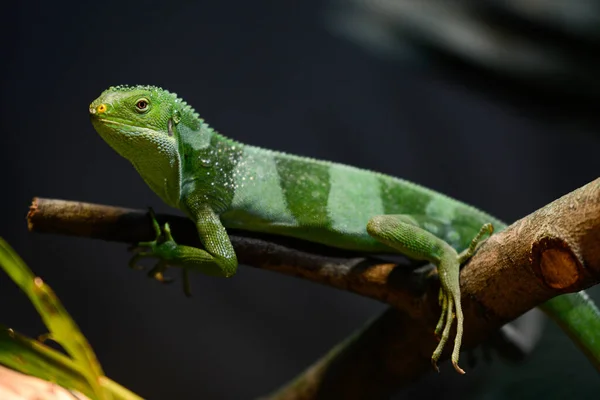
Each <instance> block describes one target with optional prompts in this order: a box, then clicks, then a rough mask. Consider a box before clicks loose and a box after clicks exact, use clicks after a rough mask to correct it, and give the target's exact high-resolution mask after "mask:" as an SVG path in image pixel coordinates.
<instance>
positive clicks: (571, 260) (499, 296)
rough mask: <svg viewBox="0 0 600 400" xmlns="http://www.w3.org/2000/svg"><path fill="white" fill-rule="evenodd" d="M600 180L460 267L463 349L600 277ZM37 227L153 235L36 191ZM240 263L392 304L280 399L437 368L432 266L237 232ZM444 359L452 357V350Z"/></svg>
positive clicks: (120, 212)
mask: <svg viewBox="0 0 600 400" xmlns="http://www.w3.org/2000/svg"><path fill="white" fill-rule="evenodd" d="M599 216H600V179H596V180H595V181H593V182H590V183H589V184H587V185H585V186H584V187H582V188H580V189H578V190H576V191H574V192H572V193H569V194H567V195H565V196H563V197H562V198H560V199H558V200H556V201H554V202H553V203H551V204H549V205H547V206H546V207H544V208H542V209H540V210H538V211H536V212H534V213H533V214H531V215H529V216H527V217H525V218H523V219H521V220H519V221H517V222H516V223H514V224H513V225H511V226H510V227H508V228H507V229H505V230H504V231H502V232H500V233H498V234H495V235H494V236H492V238H490V239H489V240H487V241H486V242H485V243H484V244H483V245H482V246H481V247H480V248H479V250H478V251H477V254H476V255H475V256H474V257H473V258H472V259H471V260H470V261H469V263H468V264H467V265H466V266H465V267H464V269H463V271H462V273H461V290H462V303H463V309H464V314H465V336H464V339H463V343H464V347H465V348H468V347H472V346H475V345H477V344H479V343H481V342H482V341H483V340H484V339H485V338H486V337H487V336H488V335H489V334H490V333H492V332H494V331H495V330H497V329H498V328H499V327H500V326H501V325H503V324H504V323H506V322H508V321H510V320H513V319H515V318H517V317H518V316H520V315H521V314H523V313H524V312H526V311H527V310H529V309H531V308H533V307H535V306H537V305H539V304H541V303H544V302H545V301H547V300H549V299H550V298H552V297H554V296H557V295H559V294H563V293H569V292H576V291H579V290H582V289H585V288H587V287H590V286H592V285H595V284H597V283H598V282H599V281H600V246H598V243H600V218H599ZM159 221H161V222H164V221H169V223H170V224H171V226H172V230H173V232H174V233H175V234H176V235H177V236H176V240H179V241H180V242H181V243H185V244H189V245H196V246H197V245H199V243H198V241H197V234H196V232H195V227H194V225H193V223H191V222H190V221H187V220H186V219H182V218H180V217H172V216H159ZM28 225H29V229H30V230H31V231H33V232H45V233H60V234H68V235H76V236H84V237H91V238H99V239H104V240H113V241H122V242H128V243H133V242H137V241H143V240H149V239H152V236H153V234H152V228H151V224H150V221H149V219H148V218H147V216H146V215H145V213H144V212H142V211H137V210H129V209H122V208H116V207H108V206H100V205H93V204H86V203H76V202H67V201H62V200H48V199H40V198H36V199H34V201H33V204H32V206H31V209H30V212H29V214H28ZM230 233H231V239H232V243H233V245H234V247H235V250H236V252H237V254H238V258H239V260H240V262H241V263H243V264H247V265H251V266H254V267H258V268H264V269H269V270H274V271H279V272H282V273H285V274H288V275H293V276H299V277H302V278H305V279H309V280H312V281H314V282H319V283H324V284H327V285H330V286H333V287H336V288H340V289H344V290H350V291H353V292H355V293H358V294H361V295H364V296H368V297H371V298H374V299H377V300H380V301H383V302H386V303H388V304H390V305H391V306H393V307H392V308H390V309H388V310H387V311H386V312H384V313H383V314H382V315H381V316H380V317H378V318H377V319H375V320H374V321H373V322H372V323H371V324H369V325H368V326H367V327H366V328H364V329H363V330H362V332H360V333H357V334H355V335H353V336H352V337H351V338H349V339H348V340H346V341H345V342H344V343H342V344H340V345H338V346H337V347H336V348H334V349H333V350H332V351H331V352H330V353H329V354H328V355H326V356H325V357H324V358H323V359H321V360H319V361H318V362H316V363H315V364H314V365H313V366H312V367H310V368H309V369H308V370H307V371H305V372H304V373H303V374H302V375H301V376H300V377H299V378H297V379H296V380H295V381H294V382H292V383H291V384H289V385H288V386H286V387H284V388H283V389H281V390H280V391H279V392H277V393H275V394H274V395H272V396H271V398H272V399H314V398H331V397H333V396H334V395H335V397H342V398H364V397H366V396H367V395H368V397H369V398H384V397H386V396H389V395H390V394H391V393H393V392H394V391H395V390H396V389H397V388H399V387H401V386H404V385H407V384H409V383H411V382H413V381H414V380H416V379H417V378H418V377H419V376H421V375H422V374H424V373H425V372H427V371H429V370H430V368H431V365H430V358H431V354H432V352H433V349H434V348H435V346H436V341H435V339H434V336H433V328H434V326H435V323H436V322H437V318H438V316H439V313H440V308H439V306H438V304H437V291H438V288H439V285H438V284H437V281H436V280H435V279H426V277H427V276H429V277H431V274H423V273H418V272H414V271H413V270H411V269H408V268H394V267H395V265H394V264H391V263H389V262H381V261H378V260H375V259H369V258H363V257H358V256H356V255H354V254H351V253H345V252H338V251H335V250H332V249H328V248H324V247H321V246H318V245H313V244H307V243H305V242H301V241H297V240H292V239H286V238H281V237H277V238H273V237H268V236H264V235H255V234H249V233H243V236H242V234H240V233H239V232H233V231H231V232H230ZM444 357H447V354H445V356H444Z"/></svg>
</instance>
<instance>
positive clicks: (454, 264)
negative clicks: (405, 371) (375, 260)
mask: <svg viewBox="0 0 600 400" xmlns="http://www.w3.org/2000/svg"><path fill="white" fill-rule="evenodd" d="M367 232H368V233H369V235H371V236H372V237H373V238H375V239H377V240H378V241H380V242H382V243H384V244H386V245H388V246H390V247H391V248H393V249H395V250H397V251H399V252H400V253H402V254H404V255H406V256H407V257H410V258H413V259H417V260H425V261H429V262H431V263H432V264H434V265H435V266H436V267H437V269H438V275H439V278H440V294H439V301H440V305H441V306H442V314H441V315H440V319H439V321H438V323H437V326H436V328H435V333H436V335H440V334H441V337H440V342H439V343H438V346H437V348H436V349H435V351H434V352H433V355H432V356H431V362H432V364H433V366H434V368H435V369H436V370H438V367H437V362H438V360H439V358H440V356H441V354H442V351H443V349H444V346H445V345H446V342H447V341H448V339H449V337H450V328H451V327H452V322H453V320H454V317H455V316H456V321H457V327H456V337H455V339H454V349H453V351H452V364H453V365H454V368H455V369H456V371H458V372H459V373H461V374H464V373H465V372H464V371H463V370H462V369H461V368H460V367H459V366H458V358H459V353H460V346H461V342H462V335H463V314H462V308H461V304H460V285H459V275H460V264H461V263H462V262H464V261H466V260H467V259H468V258H469V257H470V256H471V255H472V254H473V253H474V251H475V248H476V247H477V243H478V242H479V241H480V240H481V237H482V236H483V235H484V234H485V233H487V232H491V225H490V224H486V225H484V226H483V227H482V228H481V230H480V232H479V234H478V235H477V236H476V237H475V238H474V239H473V241H472V242H471V245H470V246H469V248H468V249H467V250H465V251H464V252H462V253H461V254H460V255H459V254H458V253H457V252H456V250H455V249H454V248H452V247H451V246H450V245H449V244H448V243H446V242H445V241H444V240H442V239H440V238H438V237H437V236H435V235H434V234H432V233H430V232H428V231H426V230H425V229H423V228H421V227H420V226H419V225H418V222H417V220H416V219H415V218H412V217H411V216H410V215H380V216H376V217H373V218H372V219H371V220H370V221H369V223H368V224H367Z"/></svg>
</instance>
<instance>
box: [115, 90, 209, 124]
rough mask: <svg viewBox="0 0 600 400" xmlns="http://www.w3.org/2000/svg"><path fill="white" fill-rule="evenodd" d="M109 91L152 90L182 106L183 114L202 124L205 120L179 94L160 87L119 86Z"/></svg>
mask: <svg viewBox="0 0 600 400" xmlns="http://www.w3.org/2000/svg"><path fill="white" fill-rule="evenodd" d="M108 90H110V91H113V92H130V91H134V90H150V91H153V92H156V93H157V94H164V95H167V96H168V97H170V98H171V99H172V100H173V102H175V103H176V104H177V103H179V104H181V107H182V108H181V111H182V112H189V113H190V114H191V115H192V116H194V118H198V119H200V122H201V123H202V122H204V120H203V119H201V118H200V115H199V114H198V113H197V112H196V110H194V108H193V107H192V106H191V105H189V104H188V103H187V102H186V101H185V100H183V99H181V98H179V97H177V93H173V92H169V91H168V90H166V89H163V88H161V87H159V86H154V85H118V86H111V87H109V88H108Z"/></svg>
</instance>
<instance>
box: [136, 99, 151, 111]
mask: <svg viewBox="0 0 600 400" xmlns="http://www.w3.org/2000/svg"><path fill="white" fill-rule="evenodd" d="M135 108H136V110H137V111H139V112H145V111H147V110H148V100H146V99H139V100H138V101H137V103H135Z"/></svg>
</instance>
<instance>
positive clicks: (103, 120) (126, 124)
mask: <svg viewBox="0 0 600 400" xmlns="http://www.w3.org/2000/svg"><path fill="white" fill-rule="evenodd" d="M98 121H100V122H102V123H107V124H113V125H120V126H124V127H126V128H142V129H147V128H145V127H143V126H137V125H134V124H131V123H128V122H121V121H115V120H114V119H107V118H98Z"/></svg>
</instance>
